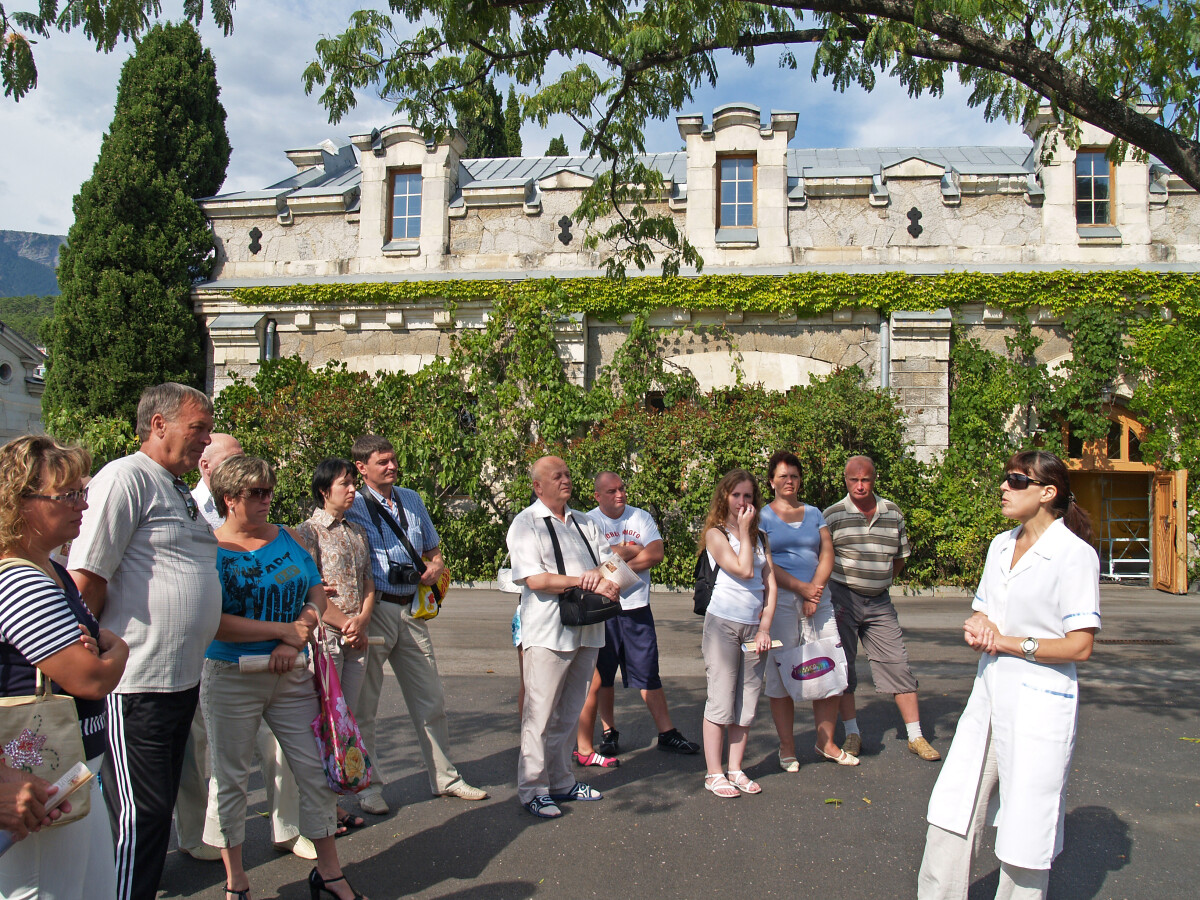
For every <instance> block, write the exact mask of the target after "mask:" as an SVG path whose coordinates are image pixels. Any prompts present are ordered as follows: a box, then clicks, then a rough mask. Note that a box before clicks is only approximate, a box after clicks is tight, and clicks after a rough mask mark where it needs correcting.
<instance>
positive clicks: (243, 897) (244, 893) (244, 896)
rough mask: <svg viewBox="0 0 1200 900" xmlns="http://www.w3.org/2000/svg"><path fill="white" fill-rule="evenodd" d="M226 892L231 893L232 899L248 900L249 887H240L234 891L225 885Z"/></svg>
mask: <svg viewBox="0 0 1200 900" xmlns="http://www.w3.org/2000/svg"><path fill="white" fill-rule="evenodd" d="M225 893H226V894H232V895H233V897H234V900H250V888H242V890H240V891H235V890H234V889H233V888H231V887H229V886H226V887H225Z"/></svg>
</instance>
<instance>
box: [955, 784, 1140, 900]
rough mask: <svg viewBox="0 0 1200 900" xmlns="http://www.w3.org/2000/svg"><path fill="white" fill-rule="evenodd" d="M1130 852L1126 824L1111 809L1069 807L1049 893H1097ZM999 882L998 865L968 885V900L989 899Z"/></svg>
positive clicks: (1069, 897)
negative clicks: (1071, 808) (1110, 873)
mask: <svg viewBox="0 0 1200 900" xmlns="http://www.w3.org/2000/svg"><path fill="white" fill-rule="evenodd" d="M989 830H991V829H989ZM993 836H994V831H993ZM1132 851H1133V841H1132V840H1131V839H1130V837H1129V825H1128V824H1127V823H1126V822H1125V821H1124V820H1123V819H1122V818H1121V817H1120V816H1118V815H1117V814H1116V813H1115V812H1113V811H1112V810H1111V809H1109V808H1108V807H1106V806H1081V807H1079V808H1078V809H1075V810H1072V811H1071V812H1069V813H1067V824H1066V831H1065V833H1064V836H1063V850H1062V853H1060V854H1059V856H1058V859H1056V860H1055V861H1054V866H1053V868H1052V869H1051V870H1050V890H1049V896H1051V897H1054V898H1056V900H1091V898H1093V897H1098V896H1100V892H1101V890H1102V889H1103V887H1104V882H1105V880H1106V879H1107V878H1108V873H1109V872H1115V871H1117V870H1119V869H1123V868H1125V866H1126V865H1128V864H1129V860H1130V856H1131V855H1132ZM999 883H1000V869H999V867H997V868H995V869H993V870H992V871H991V872H989V873H988V874H987V875H986V876H984V877H983V878H980V879H979V880H977V881H976V882H975V883H974V884H972V885H971V890H970V893H969V894H968V895H967V897H968V900H989V898H991V897H994V896H995V895H996V886H997V885H998V884H999Z"/></svg>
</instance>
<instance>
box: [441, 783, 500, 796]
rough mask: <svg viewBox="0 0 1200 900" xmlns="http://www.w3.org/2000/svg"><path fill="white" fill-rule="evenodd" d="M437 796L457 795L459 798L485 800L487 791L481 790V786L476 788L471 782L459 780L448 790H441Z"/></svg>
mask: <svg viewBox="0 0 1200 900" xmlns="http://www.w3.org/2000/svg"><path fill="white" fill-rule="evenodd" d="M438 796H439V797H457V798H458V799H459V800H486V799H487V798H488V792H487V791H485V790H483V788H477V787H475V786H474V785H472V784H467V783H466V782H465V781H460V782H459V783H458V784H456V785H453V786H452V787H451V788H450V789H449V790H446V791H442V792H441V793H440V794H438Z"/></svg>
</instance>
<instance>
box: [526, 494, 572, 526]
mask: <svg viewBox="0 0 1200 900" xmlns="http://www.w3.org/2000/svg"><path fill="white" fill-rule="evenodd" d="M529 510H530V512H532V513H533V515H534V517H535V518H538V519H544V518H546V516H554V518H555V519H557V520H558V521H559V522H561V521H563V520H562V519H559V518H558V516H557V515H556V514H555V513H554V512H552V511H551V509H550V507H548V506H547V505H546V504H545V503H543V502H542V501H541V499H540V498H539V499H537V500H534V501H533V503H532V504H531V505H530V507H529ZM574 513H575V510H573V509H571V507H570V506H569V505H568V506H567V508H566V520H567V521H568V522H569V521H570V520H571V516H572V515H573V514H574Z"/></svg>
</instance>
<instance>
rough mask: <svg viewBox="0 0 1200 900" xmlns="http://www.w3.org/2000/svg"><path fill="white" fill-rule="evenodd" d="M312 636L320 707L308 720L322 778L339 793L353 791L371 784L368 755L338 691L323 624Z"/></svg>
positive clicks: (315, 678)
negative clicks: (319, 761) (321, 768)
mask: <svg viewBox="0 0 1200 900" xmlns="http://www.w3.org/2000/svg"><path fill="white" fill-rule="evenodd" d="M314 637H315V642H314V643H315V646H314V653H313V663H314V667H315V669H316V674H315V675H314V676H313V684H314V685H315V686H316V688H317V700H318V702H319V703H320V705H321V711H320V712H319V713H318V714H317V717H316V718H315V719H313V720H312V730H313V735H314V736H315V737H316V739H317V753H318V754H319V755H320V757H321V762H322V764H323V765H324V766H325V780H326V781H328V782H329V786H330V787H331V788H332V789H333V790H334V791H335V792H336V793H339V794H357V793H358V792H359V791H361V790H362V789H363V788H365V787H367V786H368V785H370V784H371V777H372V775H374V770H373V769H372V768H371V759H370V757H369V756H367V751H366V750H365V749H364V748H363V743H362V734H360V733H359V730H358V723H357V722H355V721H354V714H353V713H352V712H350V708H349V707H348V706H347V705H346V698H345V697H344V696H343V695H342V683H341V681H340V680H339V679H338V673H337V665H336V664H335V663H334V661H333V656H332V655H331V654H330V652H329V647H328V646H327V645H326V643H325V641H326V639H327V637H326V631H325V625H324V624H321V625H318V626H317V628H316V631H315V632H314Z"/></svg>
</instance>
